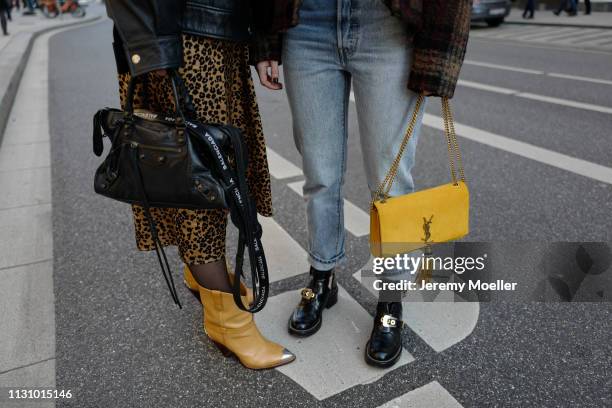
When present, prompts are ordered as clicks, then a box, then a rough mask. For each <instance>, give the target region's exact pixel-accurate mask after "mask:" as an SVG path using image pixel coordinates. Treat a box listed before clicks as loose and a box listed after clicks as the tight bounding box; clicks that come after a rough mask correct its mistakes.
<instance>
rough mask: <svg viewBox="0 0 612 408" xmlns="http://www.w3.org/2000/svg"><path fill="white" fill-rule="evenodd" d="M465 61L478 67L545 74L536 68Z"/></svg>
mask: <svg viewBox="0 0 612 408" xmlns="http://www.w3.org/2000/svg"><path fill="white" fill-rule="evenodd" d="M464 63H465V64H467V65H474V66H477V67H485V68H493V69H501V70H504V71H515V72H522V73H524V74H534V75H542V74H543V72H542V71H537V70H535V69H527V68H519V67H511V66H506V65H499V64H491V63H488V62H482V61H474V60H465V61H464Z"/></svg>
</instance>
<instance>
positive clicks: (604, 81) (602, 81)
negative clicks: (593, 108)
mask: <svg viewBox="0 0 612 408" xmlns="http://www.w3.org/2000/svg"><path fill="white" fill-rule="evenodd" d="M546 75H548V76H550V77H554V78H563V79H572V80H574V81H584V82H593V83H595V84H605V85H612V81H610V80H607V79H599V78H591V77H585V76H578V75H568V74H559V73H557V72H548V73H547V74H546Z"/></svg>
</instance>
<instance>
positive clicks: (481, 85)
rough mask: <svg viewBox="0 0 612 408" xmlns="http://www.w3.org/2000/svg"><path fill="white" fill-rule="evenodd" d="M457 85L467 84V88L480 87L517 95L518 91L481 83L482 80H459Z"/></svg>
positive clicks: (482, 89)
mask: <svg viewBox="0 0 612 408" xmlns="http://www.w3.org/2000/svg"><path fill="white" fill-rule="evenodd" d="M457 85H460V86H465V87H466V88H474V89H480V90H481V91H489V92H495V93H499V94H502V95H515V94H516V93H517V91H515V90H514V89H510V88H502V87H500V86H493V85H486V84H481V83H480V82H473V81H466V80H465V79H460V80H458V81H457Z"/></svg>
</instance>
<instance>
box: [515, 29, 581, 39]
mask: <svg viewBox="0 0 612 408" xmlns="http://www.w3.org/2000/svg"><path fill="white" fill-rule="evenodd" d="M572 33H574V34H575V33H577V30H576V28H556V29H553V30H549V31H547V32H541V33H530V34H526V35H519V36H516V37H513V38H512V39H513V40H519V41H535V42H559V41H556V39H557V38H558V37H561V36H563V35H567V34H572Z"/></svg>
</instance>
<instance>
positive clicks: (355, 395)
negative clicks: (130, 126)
mask: <svg viewBox="0 0 612 408" xmlns="http://www.w3.org/2000/svg"><path fill="white" fill-rule="evenodd" d="M110 29H111V24H110V23H109V22H108V21H105V22H102V23H98V24H94V25H91V26H87V27H83V28H80V29H75V30H71V31H67V32H64V33H60V34H57V35H55V36H53V37H52V38H51V39H50V42H49V48H48V52H49V62H48V72H49V81H48V84H49V89H48V108H49V134H50V143H48V145H47V146H49V148H50V157H49V156H48V157H47V158H46V160H48V163H50V165H51V187H52V188H51V194H52V196H51V200H50V205H49V206H50V208H52V212H51V213H52V225H53V236H52V242H53V248H52V259H53V261H52V262H53V264H52V270H53V285H54V295H55V298H54V307H55V312H54V315H55V343H56V344H55V346H56V347H55V355H51V356H48V355H46V356H45V357H44V358H43V357H42V354H41V357H40V361H39V363H40V364H47V363H48V362H49V361H53V362H54V364H55V368H56V384H57V387H58V388H70V389H73V390H74V394H75V399H74V400H72V401H62V402H58V404H57V406H66V407H72V406H74V407H108V406H114V407H148V406H169V407H195V406H211V407H243V406H245V405H248V406H262V407H267V406H274V407H302V406H303V407H306V406H308V407H310V406H321V407H334V406H338V407H339V406H342V407H345V406H351V407H378V406H384V407H395V406H397V407H461V406H464V407H489V406H504V407H607V406H610V405H611V404H612V391H611V390H612V387H611V386H610V385H611V384H610V371H609V370H610V366H611V363H612V358H611V356H612V344H611V343H610V341H609V340H610V332H611V327H610V326H611V325H610V322H611V319H610V314H611V312H612V307H611V306H610V303H571V304H569V303H566V304H564V303H554V304H546V303H480V304H479V303H431V304H426V303H407V304H406V305H405V316H404V320H405V322H406V327H405V331H404V334H405V336H404V353H403V358H402V360H401V361H400V363H398V365H396V366H395V367H393V368H392V369H388V370H375V369H373V368H370V367H368V366H366V365H365V363H363V360H362V355H363V347H364V345H365V341H366V340H367V338H368V335H369V330H370V328H371V315H370V313H371V312H372V311H373V309H374V305H375V303H376V297H375V296H374V295H373V294H372V293H370V292H369V290H368V289H367V288H366V286H364V285H363V284H362V282H361V281H360V279H358V278H359V277H360V271H361V270H362V269H363V268H364V265H366V264H367V263H368V257H369V255H368V237H367V231H368V227H367V222H368V215H367V209H368V203H369V198H368V193H367V187H366V182H365V175H364V172H363V168H362V162H361V156H360V149H359V143H358V136H359V135H358V128H357V124H356V115H355V110H354V106H353V104H351V112H350V134H349V151H348V167H347V177H346V184H345V188H344V193H345V198H346V202H345V207H346V208H347V209H348V211H347V212H346V215H345V217H346V227H347V232H348V234H347V251H348V254H349V259H348V260H347V263H346V264H345V265H343V266H342V267H341V268H339V270H338V271H337V272H338V278H339V283H340V285H341V287H342V290H341V295H340V301H339V303H338V305H337V306H335V307H334V308H333V309H331V310H330V311H328V312H327V313H326V315H325V322H324V327H323V329H322V330H321V331H320V332H319V333H318V334H317V335H316V336H314V337H312V338H308V339H299V340H298V339H295V338H292V337H290V336H288V334H287V333H286V329H285V326H286V320H287V318H288V316H289V313H290V310H291V308H292V306H293V305H294V304H295V303H296V302H297V300H298V298H299V295H298V290H299V289H300V288H301V287H303V285H304V283H305V279H306V273H307V270H308V266H307V264H306V263H305V262H304V259H305V255H306V252H305V250H304V248H305V247H306V223H305V217H304V207H305V206H304V201H303V198H302V197H301V188H300V186H301V183H302V182H303V175H302V172H301V161H300V158H299V155H298V153H297V151H296V150H295V147H294V145H293V141H292V137H291V120H290V112H289V109H288V107H287V102H286V97H285V94H284V92H270V91H266V90H264V89H261V88H260V87H258V89H257V92H258V97H259V103H260V108H261V112H262V118H263V122H264V128H265V133H266V139H267V142H268V146H269V159H270V168H271V174H272V187H273V195H274V209H275V215H274V218H273V219H267V220H262V222H263V225H264V230H265V233H264V244H265V245H266V250H267V252H266V255H267V257H268V259H269V262H270V267H271V268H270V269H271V279H272V281H273V282H272V285H271V298H270V300H269V305H268V306H267V308H266V309H265V310H264V311H263V312H262V313H261V314H258V315H257V317H256V319H257V321H258V324H259V325H260V327H261V329H262V331H263V332H264V333H265V334H266V335H267V336H269V337H270V338H271V339H274V340H277V341H280V342H282V343H283V344H284V345H285V346H287V347H288V348H289V349H290V350H292V351H294V352H295V353H296V354H297V356H298V359H297V361H296V362H294V363H293V364H291V365H288V366H285V367H282V368H279V369H277V370H269V371H262V372H253V371H249V370H246V369H243V368H242V367H241V366H240V364H239V363H238V362H237V361H235V360H232V359H225V358H224V357H222V356H221V354H220V353H218V351H217V349H216V348H215V347H214V346H213V345H212V344H211V342H210V341H208V340H207V338H206V336H205V334H204V333H203V331H202V328H201V310H200V306H199V304H198V303H197V301H196V299H195V298H193V297H192V296H191V295H190V293H189V292H188V291H187V290H186V289H185V288H183V287H180V288H179V295H180V296H181V298H182V299H183V303H184V308H183V310H178V309H177V308H175V307H174V306H173V305H172V302H171V300H170V298H169V297H168V296H167V294H166V291H165V288H164V286H163V282H162V279H161V277H160V276H159V270H158V266H157V265H156V261H155V259H154V258H155V257H154V256H153V255H151V254H147V253H139V252H138V251H136V250H135V248H134V244H133V227H132V225H131V214H130V210H129V208H128V207H127V206H125V205H122V204H119V203H115V202H112V201H110V200H106V199H102V198H100V197H99V196H96V195H95V194H94V193H93V191H92V175H93V172H94V170H95V168H96V166H97V165H98V164H99V161H100V160H99V158H97V157H95V156H93V154H92V153H91V120H90V119H91V116H92V114H93V113H94V112H95V111H96V110H97V109H99V108H100V107H103V106H117V104H118V97H117V84H116V78H115V75H114V72H115V68H114V61H113V58H112V49H111V46H110V44H111V37H112V36H111V33H110ZM474 32H476V31H474ZM481 32H485V31H484V29H479V30H478V33H481ZM487 32H490V35H477V36H474V37H473V38H472V39H471V40H470V46H469V49H468V54H467V62H466V64H465V65H464V68H463V71H462V76H461V83H460V84H459V86H458V88H457V92H456V96H455V98H454V99H453V107H454V111H455V119H456V121H457V125H456V127H457V133H458V135H459V136H460V143H461V147H462V152H463V156H464V162H465V164H466V174H467V178H468V182H469V185H470V190H471V199H472V209H471V220H472V222H471V230H472V232H471V234H470V236H469V240H470V241H474V242H492V243H498V244H499V245H500V246H503V247H504V250H503V251H499V250H497V260H498V264H496V267H499V268H502V269H504V268H505V269H504V270H507V271H508V273H510V274H511V273H520V274H522V275H523V276H528V277H529V276H533V280H534V282H535V281H539V280H541V279H542V277H543V275H542V270H543V269H546V267H547V264H546V263H547V262H549V261H550V262H553V261H557V262H559V261H562V262H575V261H574V260H573V258H572V255H573V254H569V256H568V254H556V253H555V254H552V255H553V256H554V257H555V259H545V260H543V259H541V254H542V253H543V252H546V251H545V249H546V247H547V245H548V244H549V243H551V242H552V241H607V242H609V241H611V237H610V236H611V233H610V231H611V230H612V229H611V227H612V217H610V214H612V160H611V159H610V156H611V153H612V145H611V143H610V124H611V123H612V121H611V118H612V97H610V95H611V93H610V89H611V88H612V72H610V70H609V67H610V62H611V61H612V54H610V53H606V52H603V51H601V50H600V51H587V50H578V49H576V48H573V47H563V46H555V47H554V48H549V47H539V46H538V47H533V46H531V45H529V44H523V43H520V42H517V41H507V40H499V39H496V38H494V35H495V33H497V32H499V31H498V29H490V31H487ZM41 41H43V39H41ZM45 41H46V40H45ZM41 52H44V49H43V50H42V51H41ZM75 56H78V58H75ZM33 58H34V56H33ZM38 61H39V63H41V64H45V62H44V59H42V60H38ZM26 77H27V76H26ZM26 77H24V78H26ZM24 81H25V80H24ZM20 92H21V90H20ZM24 92H28V91H27V88H24ZM39 97H40V95H39ZM19 109H20V110H21V111H23V110H27V107H25V106H20V108H19ZM20 114H21V115H22V116H23V115H25V114H24V113H20V112H19V111H14V112H13V113H12V114H11V115H20ZM424 123H425V126H424V128H423V132H422V135H421V138H420V141H419V147H418V152H417V163H416V167H415V171H414V176H415V182H416V184H417V186H418V188H425V187H429V186H433V185H436V184H440V183H442V182H445V181H446V180H447V179H448V170H447V163H446V152H445V145H444V138H443V133H442V132H441V122H440V108H439V102H438V101H437V100H436V99H431V100H430V101H429V104H428V108H427V115H426V116H425V120H424ZM4 143H6V140H5V142H4ZM6 147H7V146H6V145H5V144H3V145H2V150H0V152H2V153H3V154H4V155H5V156H2V155H0V157H6V155H7V153H4V152H6ZM41 154H43V155H44V152H43V153H41ZM47 154H48V153H47ZM5 160H6V159H5ZM0 164H1V163H0ZM49 211H50V209H49ZM1 212H2V211H0V213H1ZM229 235H230V238H229V240H228V242H229V244H230V246H232V245H233V243H234V242H235V233H233V232H231V233H230V234H229ZM170 254H171V255H172V259H173V261H172V263H173V268H174V271H176V273H177V274H176V275H175V276H176V278H177V280H180V279H179V275H178V271H179V270H180V264H179V260H178V257H177V256H176V252H175V251H174V250H172V251H170ZM44 258H45V260H46V261H49V260H50V259H51V256H50V255H49V256H44ZM517 271H518V272H517ZM44 273H46V275H44V276H46V277H47V278H48V274H49V270H47V271H46V272H44ZM604 275H605V274H604ZM608 275H610V274H609V273H608ZM601 279H602V280H600V281H597V283H599V284H600V285H608V286H605V289H606V290H607V292H605V293H606V295H605V296H606V297H607V298H608V299H609V296H610V291H609V288H610V286H609V283H610V278H609V277H606V276H604V277H603V278H601ZM606 279H607V280H606ZM443 295H444V294H441V297H443ZM43 303H44V302H43ZM41 307H47V308H48V307H49V306H48V305H47V306H45V305H43V306H41ZM26 349H27V347H26ZM43 360H44V361H43ZM32 364H34V365H35V364H36V361H33V362H32ZM1 374H2V373H0V375H1ZM0 379H2V377H1V376H0ZM31 384H32V385H35V383H31ZM13 385H17V384H13ZM20 385H21V384H20ZM45 385H48V384H45Z"/></svg>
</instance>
